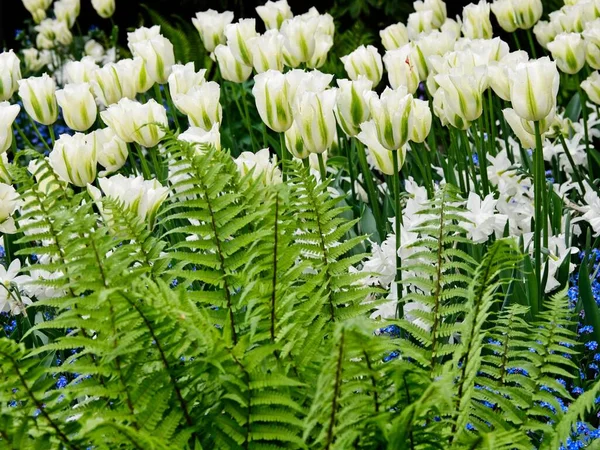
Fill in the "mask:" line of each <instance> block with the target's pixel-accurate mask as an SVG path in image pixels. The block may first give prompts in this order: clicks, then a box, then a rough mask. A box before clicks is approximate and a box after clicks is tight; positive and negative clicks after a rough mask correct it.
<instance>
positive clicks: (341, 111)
mask: <svg viewBox="0 0 600 450" xmlns="http://www.w3.org/2000/svg"><path fill="white" fill-rule="evenodd" d="M337 84H338V86H339V89H338V94H337V101H336V108H335V114H336V117H337V120H338V123H339V124H340V127H341V128H342V130H343V131H344V133H346V135H348V136H356V134H357V133H358V132H359V129H360V124H361V123H363V122H365V121H367V120H369V117H370V116H371V114H370V111H369V105H368V104H367V100H366V99H365V94H366V93H367V92H369V91H370V90H371V88H372V87H373V83H371V80H368V79H367V78H362V77H361V78H359V79H358V80H356V81H350V80H337Z"/></svg>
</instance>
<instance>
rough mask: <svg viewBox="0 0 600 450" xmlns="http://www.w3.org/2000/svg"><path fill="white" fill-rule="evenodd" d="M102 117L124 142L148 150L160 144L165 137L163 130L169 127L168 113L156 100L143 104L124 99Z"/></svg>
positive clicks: (102, 113) (101, 115) (101, 114)
mask: <svg viewBox="0 0 600 450" xmlns="http://www.w3.org/2000/svg"><path fill="white" fill-rule="evenodd" d="M100 117H102V120H103V121H104V123H106V125H108V126H109V127H110V128H111V129H112V130H113V131H114V132H115V134H116V135H117V136H119V137H120V138H121V139H122V140H124V141H125V142H136V143H138V144H140V145H141V146H143V147H146V148H149V147H154V146H155V145H156V144H158V143H159V142H160V140H161V139H162V138H163V137H164V135H165V132H164V131H163V129H162V128H164V127H168V120H167V111H166V110H165V108H164V107H163V106H162V105H159V104H158V103H157V102H156V101H155V100H154V99H150V100H149V101H148V102H147V103H144V104H142V103H139V102H136V101H133V100H130V99H128V98H124V99H122V100H120V101H119V103H117V104H116V105H111V106H110V107H109V108H108V109H107V110H106V111H102V112H101V113H100Z"/></svg>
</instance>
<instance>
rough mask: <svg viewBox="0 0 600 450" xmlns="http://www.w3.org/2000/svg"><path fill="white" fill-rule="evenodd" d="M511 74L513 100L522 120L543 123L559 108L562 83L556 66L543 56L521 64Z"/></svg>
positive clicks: (510, 70)
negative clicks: (559, 88)
mask: <svg viewBox="0 0 600 450" xmlns="http://www.w3.org/2000/svg"><path fill="white" fill-rule="evenodd" d="M508 73H509V81H510V99H511V102H512V106H513V109H514V110H515V112H516V113H517V114H518V115H519V117H521V118H522V119H525V120H530V121H539V120H542V119H544V118H545V117H546V116H548V114H550V111H551V110H552V108H554V107H555V106H556V95H557V94H558V87H559V82H560V77H559V74H558V70H557V69H556V63H555V62H553V61H550V59H549V58H548V57H543V58H540V59H537V60H533V61H529V62H523V63H519V64H517V66H516V67H515V69H509V71H508Z"/></svg>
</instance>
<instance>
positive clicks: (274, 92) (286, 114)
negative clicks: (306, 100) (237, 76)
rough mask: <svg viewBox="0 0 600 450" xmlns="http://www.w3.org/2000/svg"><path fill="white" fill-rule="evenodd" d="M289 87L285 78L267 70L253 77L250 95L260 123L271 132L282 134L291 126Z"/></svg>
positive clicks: (280, 74)
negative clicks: (254, 102)
mask: <svg viewBox="0 0 600 450" xmlns="http://www.w3.org/2000/svg"><path fill="white" fill-rule="evenodd" d="M289 91H290V86H289V83H288V81H287V80H286V76H285V75H284V74H282V73H281V72H278V71H276V70H268V71H267V72H263V73H259V74H258V75H256V76H255V77H254V87H253V88H252V94H253V95H254V98H255V100H256V108H257V109H258V114H259V115H260V118H261V119H262V121H263V122H264V123H265V124H266V125H267V126H268V127H269V128H270V129H272V130H273V131H276V132H278V133H282V132H284V131H285V130H287V129H288V128H289V127H291V126H292V120H293V118H292V109H291V106H290V92H289Z"/></svg>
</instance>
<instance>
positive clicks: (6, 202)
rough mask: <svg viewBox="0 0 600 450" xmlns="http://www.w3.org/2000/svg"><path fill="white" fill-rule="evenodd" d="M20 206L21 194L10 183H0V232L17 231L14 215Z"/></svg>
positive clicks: (10, 232) (9, 232)
mask: <svg viewBox="0 0 600 450" xmlns="http://www.w3.org/2000/svg"><path fill="white" fill-rule="evenodd" d="M18 206H19V194H18V193H17V191H16V190H15V188H14V187H12V186H11V185H10V184H4V183H0V232H2V233H6V234H12V233H16V232H17V229H16V227H15V221H14V219H13V218H12V215H13V214H14V212H15V211H16V210H17V207H18Z"/></svg>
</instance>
